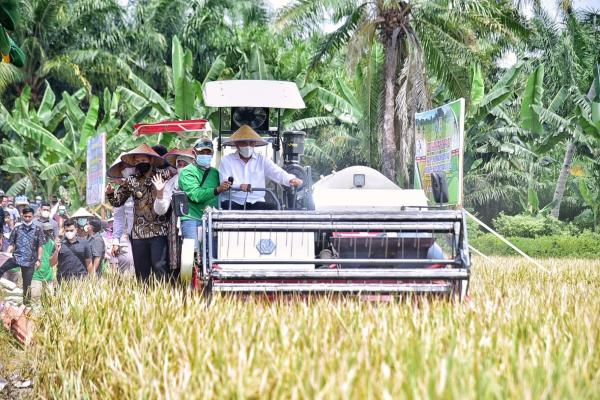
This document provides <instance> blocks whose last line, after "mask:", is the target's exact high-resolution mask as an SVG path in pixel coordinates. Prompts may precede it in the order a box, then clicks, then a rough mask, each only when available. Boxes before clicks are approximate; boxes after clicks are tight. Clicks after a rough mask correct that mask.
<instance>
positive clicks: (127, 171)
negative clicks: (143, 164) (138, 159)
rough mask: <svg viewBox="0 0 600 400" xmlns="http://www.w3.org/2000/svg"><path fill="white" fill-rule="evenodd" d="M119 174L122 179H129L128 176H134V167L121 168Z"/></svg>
mask: <svg viewBox="0 0 600 400" xmlns="http://www.w3.org/2000/svg"><path fill="white" fill-rule="evenodd" d="M121 174H122V175H123V178H129V177H130V176H132V175H135V167H127V168H123V171H122V172H121Z"/></svg>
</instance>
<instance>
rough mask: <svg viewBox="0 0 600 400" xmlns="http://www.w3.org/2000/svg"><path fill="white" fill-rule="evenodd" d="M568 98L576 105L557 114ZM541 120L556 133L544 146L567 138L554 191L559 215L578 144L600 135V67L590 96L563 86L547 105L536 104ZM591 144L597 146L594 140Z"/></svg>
mask: <svg viewBox="0 0 600 400" xmlns="http://www.w3.org/2000/svg"><path fill="white" fill-rule="evenodd" d="M566 100H569V103H571V104H574V105H575V108H574V109H573V110H572V112H570V113H569V114H567V115H564V116H561V115H559V114H558V109H559V108H560V106H561V105H562V104H564V103H565V102H566ZM533 108H534V110H536V112H537V113H538V114H539V115H540V118H541V119H542V121H544V122H545V123H546V124H548V125H549V126H551V127H552V128H553V129H554V131H555V132H556V133H554V134H553V135H551V136H549V138H548V140H547V143H546V144H545V148H548V147H551V146H553V145H555V144H557V143H559V142H561V141H566V142H567V146H566V150H565V157H564V160H563V164H562V168H561V171H560V174H559V176H558V179H557V182H556V190H555V191H554V198H553V202H554V208H553V209H552V212H551V215H552V216H554V217H556V218H558V216H559V213H560V204H561V201H562V198H563V196H564V192H565V187H566V183H567V178H568V176H569V170H570V168H571V165H572V163H573V159H574V157H575V153H576V151H577V146H578V145H584V144H586V142H587V141H588V138H593V139H600V111H598V110H600V67H599V66H598V65H596V67H595V69H594V81H593V83H592V88H591V89H590V92H589V94H588V96H584V95H582V94H581V93H580V92H579V90H578V89H577V88H576V87H572V88H570V89H566V88H562V89H561V90H560V91H559V93H558V94H557V95H556V96H555V98H554V99H553V100H552V102H551V103H550V105H549V106H548V108H543V107H541V106H538V105H536V106H533ZM591 146H595V145H594V144H592V145H591Z"/></svg>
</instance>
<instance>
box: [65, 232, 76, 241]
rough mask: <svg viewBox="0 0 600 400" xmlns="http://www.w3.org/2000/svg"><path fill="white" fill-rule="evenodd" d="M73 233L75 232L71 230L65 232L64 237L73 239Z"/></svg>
mask: <svg viewBox="0 0 600 400" xmlns="http://www.w3.org/2000/svg"><path fill="white" fill-rule="evenodd" d="M75 235H76V233H75V232H72V231H69V232H65V237H66V238H67V239H68V240H73V239H75Z"/></svg>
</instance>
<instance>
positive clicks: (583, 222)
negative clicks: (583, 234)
mask: <svg viewBox="0 0 600 400" xmlns="http://www.w3.org/2000/svg"><path fill="white" fill-rule="evenodd" d="M595 224H596V217H595V215H594V212H593V211H592V210H590V209H589V208H586V209H585V210H583V211H582V212H581V213H580V214H579V215H577V216H576V217H575V218H573V225H574V226H575V227H576V228H577V229H578V230H580V231H584V230H593V229H594V227H595Z"/></svg>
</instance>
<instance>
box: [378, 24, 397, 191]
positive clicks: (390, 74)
mask: <svg viewBox="0 0 600 400" xmlns="http://www.w3.org/2000/svg"><path fill="white" fill-rule="evenodd" d="M399 32H400V29H399V28H396V29H395V30H394V31H393V33H392V34H391V35H386V37H385V39H384V43H383V46H384V52H385V63H384V65H383V79H384V81H383V126H382V129H383V132H382V137H381V144H382V151H381V166H382V172H383V174H384V175H385V176H386V177H388V178H389V179H391V180H392V181H393V182H396V164H397V162H396V157H397V152H398V149H397V147H396V134H395V129H394V118H395V115H396V109H395V105H396V101H395V100H396V94H395V92H396V90H395V89H396V74H397V69H398V47H397V45H396V41H397V38H398V34H399Z"/></svg>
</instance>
